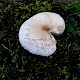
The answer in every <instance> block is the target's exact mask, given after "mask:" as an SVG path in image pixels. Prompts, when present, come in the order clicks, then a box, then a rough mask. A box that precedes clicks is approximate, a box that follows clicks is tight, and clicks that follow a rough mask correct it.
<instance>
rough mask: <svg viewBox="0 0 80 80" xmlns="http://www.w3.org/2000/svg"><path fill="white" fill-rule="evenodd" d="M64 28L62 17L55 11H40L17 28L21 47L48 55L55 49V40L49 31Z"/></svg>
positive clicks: (31, 51) (53, 31)
mask: <svg viewBox="0 0 80 80" xmlns="http://www.w3.org/2000/svg"><path fill="white" fill-rule="evenodd" d="M64 30H65V22H64V20H63V18H62V17H61V16H60V15H59V14H56V13H51V12H42V13H38V14H36V15H34V16H33V17H31V18H30V19H28V20H26V21H25V22H24V23H23V24H22V25H21V27H20V30H19V41H20V43H21V45H22V47H23V48H24V49H26V50H28V51H29V52H30V53H32V54H36V55H40V56H50V55H52V54H53V53H54V52H55V51H56V43H57V42H56V40H55V38H54V36H53V35H52V34H51V33H56V34H61V33H63V31H64Z"/></svg>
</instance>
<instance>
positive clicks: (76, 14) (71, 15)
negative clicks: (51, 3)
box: [66, 12, 80, 19]
mask: <svg viewBox="0 0 80 80" xmlns="http://www.w3.org/2000/svg"><path fill="white" fill-rule="evenodd" d="M72 15H77V16H79V17H80V15H79V14H78V12H77V13H72V14H70V15H68V16H67V17H66V19H68V18H69V17H70V16H72Z"/></svg>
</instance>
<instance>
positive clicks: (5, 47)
mask: <svg viewBox="0 0 80 80" xmlns="http://www.w3.org/2000/svg"><path fill="white" fill-rule="evenodd" d="M1 46H3V47H4V49H6V50H8V51H10V52H11V53H12V51H11V50H10V49H8V48H7V47H6V46H5V45H3V44H1Z"/></svg>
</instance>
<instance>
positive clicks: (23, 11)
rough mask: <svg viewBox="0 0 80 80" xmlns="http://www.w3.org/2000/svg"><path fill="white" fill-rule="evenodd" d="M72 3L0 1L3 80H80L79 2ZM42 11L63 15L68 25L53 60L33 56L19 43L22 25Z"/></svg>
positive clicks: (59, 37)
mask: <svg viewBox="0 0 80 80" xmlns="http://www.w3.org/2000/svg"><path fill="white" fill-rule="evenodd" d="M73 1H74V2H73ZM73 1H72V0H71V1H70V0H67V1H66V2H65V1H59V0H57V1H55V0H54V1H46V0H45V1H41V0H35V1H25V0H24V1H22V0H21V1H17V0H13V1H12V0H10V1H8V0H1V1H0V80H79V79H80V71H79V69H80V63H79V60H80V59H79V57H80V2H79V1H75V0H73ZM43 11H48V12H56V13H58V14H60V15H61V16H62V17H63V18H64V20H65V23H66V30H65V32H64V33H63V34H62V35H58V36H55V38H56V40H57V50H56V52H55V53H54V54H53V55H52V56H50V57H41V56H36V55H32V54H30V53H29V52H28V51H26V50H24V49H23V48H22V47H21V45H20V43H19V40H18V32H19V28H20V26H21V24H22V23H23V22H24V21H25V20H27V19H28V18H30V17H31V16H33V15H35V14H37V13H39V12H43Z"/></svg>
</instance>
